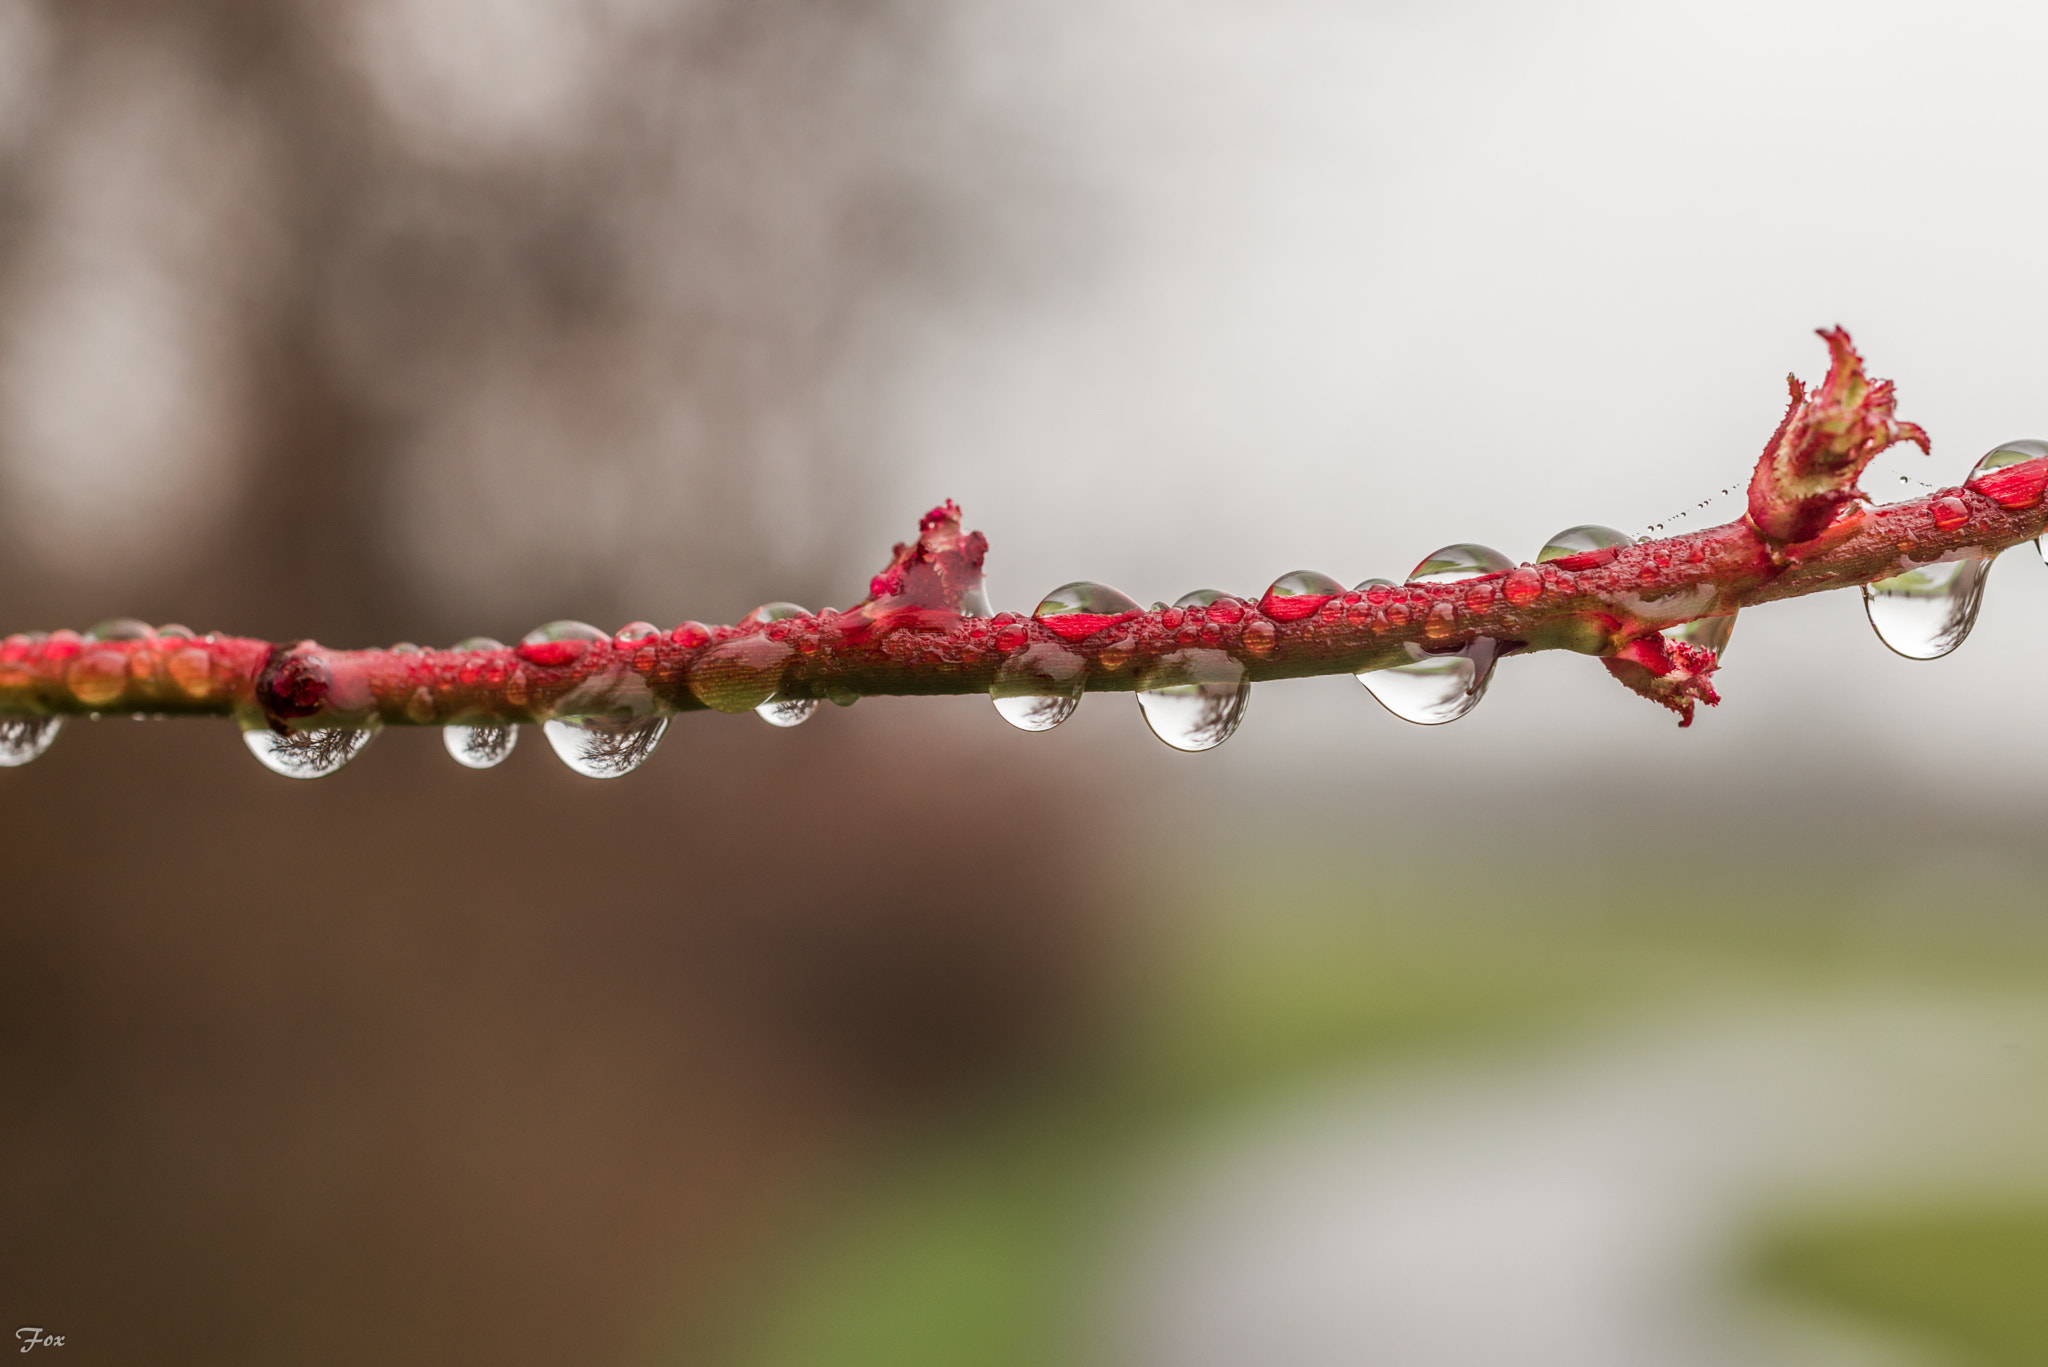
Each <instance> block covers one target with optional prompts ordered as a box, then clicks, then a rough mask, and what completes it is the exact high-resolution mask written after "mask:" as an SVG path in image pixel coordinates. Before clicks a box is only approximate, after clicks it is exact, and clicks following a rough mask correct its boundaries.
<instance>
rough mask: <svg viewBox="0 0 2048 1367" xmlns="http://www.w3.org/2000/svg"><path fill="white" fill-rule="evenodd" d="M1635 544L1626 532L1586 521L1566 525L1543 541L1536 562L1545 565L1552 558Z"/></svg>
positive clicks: (1610, 549)
mask: <svg viewBox="0 0 2048 1367" xmlns="http://www.w3.org/2000/svg"><path fill="white" fill-rule="evenodd" d="M1635 544H1636V539H1635V538H1634V537H1632V536H1630V535H1629V534H1628V533H1627V532H1618V531H1616V530H1614V528H1612V527H1603V526H1601V525H1600V524H1599V523H1597V522H1587V523H1582V524H1581V525H1579V526H1577V527H1567V528H1565V529H1564V530H1563V531H1561V532H1559V533H1558V534H1557V535H1556V536H1553V537H1551V538H1550V539H1549V540H1548V541H1546V542H1544V543H1543V549H1542V550H1540V551H1538V552H1536V563H1537V564H1539V565H1547V564H1549V563H1550V562H1551V561H1553V560H1563V559H1564V558H1565V557H1567V556H1573V555H1583V554H1585V553H1586V552H1587V551H1617V550H1620V549H1621V548H1622V547H1623V546H1633V545H1635ZM1610 558H1612V557H1610Z"/></svg>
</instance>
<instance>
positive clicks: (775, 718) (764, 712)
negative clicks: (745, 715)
mask: <svg viewBox="0 0 2048 1367" xmlns="http://www.w3.org/2000/svg"><path fill="white" fill-rule="evenodd" d="M817 710H818V700H817V699H816V698H770V699H769V700H768V701H767V702H764V703H762V704H761V705H760V706H759V707H757V708H755V709H754V715H755V716H757V717H759V718H760V719H761V720H762V721H765V722H767V723H768V724H769V725H770V726H802V725H803V724H804V723H805V722H807V721H809V720H810V719H811V714H812V713H813V712H815V711H817Z"/></svg>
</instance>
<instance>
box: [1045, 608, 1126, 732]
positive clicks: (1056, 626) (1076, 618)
mask: <svg viewBox="0 0 2048 1367" xmlns="http://www.w3.org/2000/svg"><path fill="white" fill-rule="evenodd" d="M1139 611H1142V609H1140V608H1139V607H1138V605H1137V604H1136V603H1135V602H1133V601H1132V600H1131V599H1130V598H1128V597H1126V596H1125V595H1123V594H1121V593H1119V592H1117V591H1116V590H1115V589H1113V588H1111V587H1110V586H1109V585H1107V584H1097V583H1094V582H1092V581H1090V580H1086V579H1077V580H1075V581H1074V582H1073V583H1071V584H1062V585H1060V586H1059V587H1058V588H1056V589H1054V590H1053V591H1052V592H1051V593H1048V594H1047V595H1045V597H1044V598H1043V599H1041V600H1040V601H1039V604H1038V606H1037V607H1036V608H1033V609H1032V611H1031V615H1032V616H1033V617H1036V618H1037V619H1038V620H1039V621H1041V622H1043V623H1044V624H1045V626H1046V628H1047V630H1049V631H1051V632H1053V633H1054V634H1055V635H1057V636H1059V637H1061V638H1062V639H1065V640H1068V641H1081V640H1086V639H1087V638H1088V637H1090V636H1093V635H1094V634H1095V633H1096V632H1098V631H1101V630H1102V629H1103V628H1104V627H1107V626H1111V625H1113V624H1114V623H1116V622H1118V621H1120V620H1121V619H1122V618H1124V617H1125V616H1126V615H1128V614H1130V613H1133V612H1139ZM1062 720H1064V718H1062ZM1027 729H1030V730H1041V731H1042V730H1046V729H1047V728H1046V727H1033V728H1027Z"/></svg>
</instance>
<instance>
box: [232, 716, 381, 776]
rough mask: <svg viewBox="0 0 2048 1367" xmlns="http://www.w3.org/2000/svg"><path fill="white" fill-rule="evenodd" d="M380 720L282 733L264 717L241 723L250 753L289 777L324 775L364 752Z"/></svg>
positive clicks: (264, 765)
mask: <svg viewBox="0 0 2048 1367" xmlns="http://www.w3.org/2000/svg"><path fill="white" fill-rule="evenodd" d="M380 726H381V723H379V722H377V721H376V720H374V719H372V720H369V721H365V722H363V723H362V724H360V725H357V726H327V727H320V728H317V729H307V730H299V731H292V732H289V733H288V734H284V735H280V734H278V733H277V732H276V731H273V730H272V729H271V728H270V727H269V725H268V724H266V723H265V722H263V721H261V720H251V721H245V722H243V723H242V741H243V743H244V744H245V745H247V746H248V747H249V753H250V754H252V755H254V756H256V758H257V759H259V760H261V761H262V762H263V767H264V768H266V769H268V770H270V772H272V773H273V774H283V775H284V776H285V777H286V778H325V777H327V776H328V775H329V774H331V773H333V772H335V771H336V770H337V769H340V768H341V767H342V766H343V765H345V764H347V763H348V762H349V761H350V760H352V759H354V758H355V757H356V756H357V755H360V754H361V753H362V752H363V747H364V746H366V745H368V744H369V743H370V741H371V740H372V739H373V738H375V736H376V734H377V732H378V730H379V729H380Z"/></svg>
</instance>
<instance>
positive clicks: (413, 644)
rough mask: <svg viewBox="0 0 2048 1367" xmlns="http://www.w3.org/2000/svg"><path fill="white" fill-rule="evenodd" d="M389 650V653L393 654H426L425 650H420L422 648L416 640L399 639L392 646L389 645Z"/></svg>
mask: <svg viewBox="0 0 2048 1367" xmlns="http://www.w3.org/2000/svg"><path fill="white" fill-rule="evenodd" d="M390 650H391V653H392V654H393V655H424V654H426V651H424V650H422V649H421V648H420V645H419V643H418V642H417V641H400V642H399V643H398V644H397V645H394V646H392V647H390Z"/></svg>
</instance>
